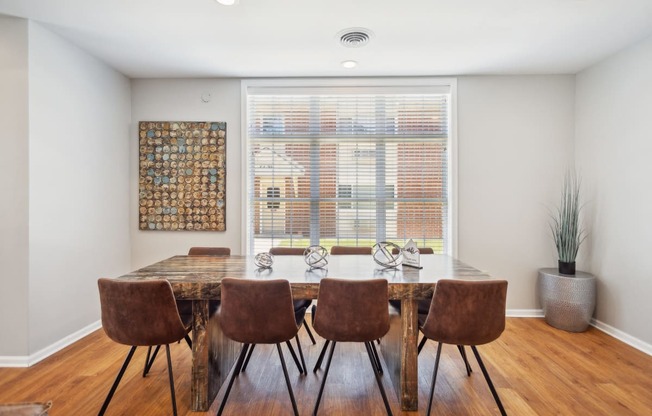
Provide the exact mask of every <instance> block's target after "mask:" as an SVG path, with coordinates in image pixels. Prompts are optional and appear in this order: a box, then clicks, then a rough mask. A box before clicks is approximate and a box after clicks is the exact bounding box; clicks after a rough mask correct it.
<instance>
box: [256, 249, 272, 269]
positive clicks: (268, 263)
mask: <svg viewBox="0 0 652 416" xmlns="http://www.w3.org/2000/svg"><path fill="white" fill-rule="evenodd" d="M254 264H255V265H256V266H258V267H260V268H263V269H269V268H271V267H272V264H274V256H272V255H271V254H269V253H258V254H256V257H254Z"/></svg>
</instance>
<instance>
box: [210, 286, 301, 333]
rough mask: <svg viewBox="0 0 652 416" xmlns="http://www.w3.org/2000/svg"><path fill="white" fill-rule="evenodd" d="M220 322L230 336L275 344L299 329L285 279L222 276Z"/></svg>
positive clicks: (290, 293) (289, 290)
mask: <svg viewBox="0 0 652 416" xmlns="http://www.w3.org/2000/svg"><path fill="white" fill-rule="evenodd" d="M221 283H222V284H221V290H222V294H221V298H222V304H221V306H220V311H219V317H220V319H219V321H220V326H221V327H222V331H223V332H224V334H225V335H226V336H227V337H229V338H230V339H232V340H234V341H238V342H243V343H247V344H277V343H279V342H285V341H288V340H290V339H292V338H293V337H294V336H295V335H296V334H297V331H298V329H299V328H298V327H297V322H296V320H295V319H294V307H293V304H292V290H291V289H290V283H289V282H288V281H287V280H281V279H278V280H249V279H233V278H228V277H227V278H224V279H222V282H221Z"/></svg>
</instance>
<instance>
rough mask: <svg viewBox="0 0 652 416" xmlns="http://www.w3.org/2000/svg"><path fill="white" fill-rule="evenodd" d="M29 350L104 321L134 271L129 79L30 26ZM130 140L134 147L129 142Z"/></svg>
mask: <svg viewBox="0 0 652 416" xmlns="http://www.w3.org/2000/svg"><path fill="white" fill-rule="evenodd" d="M29 66H30V71H29V127H30V140H29V158H30V163H29V200H30V206H29V256H30V257H29V267H30V271H29V312H30V314H29V315H30V316H29V332H30V336H29V338H30V342H29V350H30V353H34V352H37V351H39V350H40V349H42V348H44V347H46V346H49V345H50V344H52V343H54V342H56V341H59V340H61V339H62V338H64V337H65V336H67V335H70V334H71V333H74V332H75V331H78V330H80V329H81V328H83V327H85V326H88V325H90V324H92V323H93V322H96V321H97V320H98V319H99V318H100V313H99V310H100V308H99V296H98V291H97V279H98V278H99V277H103V276H109V277H111V276H118V275H121V274H124V273H126V272H128V271H129V270H130V269H131V264H130V242H129V231H128V226H129V172H130V169H131V165H130V163H129V148H130V145H131V144H132V142H130V141H129V137H130V135H129V123H130V115H131V105H130V96H131V95H130V94H131V92H130V83H129V80H128V79H127V78H126V77H125V76H123V75H121V74H120V73H118V72H117V71H115V70H113V69H112V68H110V67H109V66H107V65H106V64H104V63H102V62H101V61H99V60H97V59H96V58H94V57H92V56H90V55H89V54H87V53H86V52H84V51H82V50H81V49H79V48H77V47H76V46H73V45H72V44H70V43H68V42H67V41H65V40H63V39H61V38H60V37H59V36H57V35H55V34H53V33H52V32H50V31H48V30H47V29H45V28H43V27H42V26H40V25H39V24H37V23H34V22H30V23H29ZM134 147H135V146H134Z"/></svg>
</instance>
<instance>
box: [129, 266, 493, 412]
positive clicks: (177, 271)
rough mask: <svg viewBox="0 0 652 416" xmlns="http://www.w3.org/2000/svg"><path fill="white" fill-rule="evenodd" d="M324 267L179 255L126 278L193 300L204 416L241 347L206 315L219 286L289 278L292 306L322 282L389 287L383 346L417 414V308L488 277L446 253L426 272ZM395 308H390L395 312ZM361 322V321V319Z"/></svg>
mask: <svg viewBox="0 0 652 416" xmlns="http://www.w3.org/2000/svg"><path fill="white" fill-rule="evenodd" d="M326 260H327V261H328V264H326V265H325V266H324V267H323V268H311V267H310V266H309V265H308V264H307V263H306V262H305V260H304V257H303V256H276V257H274V258H273V264H272V266H271V268H260V267H258V266H256V264H255V259H254V256H241V255H232V256H186V255H182V256H174V257H170V258H168V259H165V260H163V261H159V262H158V263H155V264H152V265H150V266H147V267H143V268H141V269H138V270H136V271H133V272H131V273H128V274H126V275H123V276H120V277H119V278H121V279H133V280H150V279H166V280H168V281H169V282H170V284H171V286H172V289H173V291H174V295H175V297H176V298H177V299H178V300H192V310H193V322H192V376H191V401H192V403H191V409H192V410H193V411H207V410H208V409H209V407H210V406H211V403H212V402H213V400H214V399H215V397H216V396H217V393H218V391H219V389H220V387H221V386H222V384H223V383H224V381H225V380H226V378H227V376H228V374H229V372H230V371H231V369H232V367H233V365H234V363H235V361H236V358H237V355H238V352H239V348H240V344H238V343H236V342H234V341H232V340H229V339H228V338H226V336H224V335H223V333H222V332H221V330H220V326H219V314H213V315H212V316H209V301H211V300H219V299H220V282H221V280H222V279H223V278H225V277H231V278H238V279H253V280H269V279H285V280H288V281H289V282H290V286H291V288H292V295H293V297H294V298H295V299H317V297H318V294H319V282H320V281H321V279H324V278H339V279H355V280H363V279H372V278H382V279H386V280H387V281H388V292H389V293H388V295H389V299H396V300H400V304H401V308H400V313H399V311H397V310H393V312H392V313H391V314H390V330H389V332H388V333H387V335H386V336H385V337H383V338H382V340H381V342H380V344H379V347H380V351H381V355H382V357H383V359H384V361H385V366H386V369H387V370H386V371H387V374H388V377H389V379H390V380H391V383H392V384H393V387H394V391H395V392H396V394H397V395H398V401H399V403H400V405H401V409H402V410H404V411H416V410H417V409H418V395H419V394H418V393H419V386H418V361H417V355H418V352H417V339H418V335H419V334H418V333H419V327H418V316H417V302H418V301H419V300H421V299H430V298H431V297H432V294H433V290H434V289H435V286H436V284H437V281H438V280H440V279H464V280H483V279H491V276H490V275H489V274H488V273H486V272H483V271H480V270H478V269H475V268H473V267H471V266H468V265H466V264H464V263H462V262H461V261H459V260H457V259H455V258H453V257H451V256H448V255H441V254H430V255H422V256H421V257H420V266H421V268H415V267H409V266H406V265H400V266H398V267H395V268H385V267H383V266H381V265H379V264H377V263H376V262H375V261H374V259H373V257H372V256H370V255H341V256H335V255H331V256H329V257H327V258H326ZM390 309H392V308H390ZM361 319H364V317H361Z"/></svg>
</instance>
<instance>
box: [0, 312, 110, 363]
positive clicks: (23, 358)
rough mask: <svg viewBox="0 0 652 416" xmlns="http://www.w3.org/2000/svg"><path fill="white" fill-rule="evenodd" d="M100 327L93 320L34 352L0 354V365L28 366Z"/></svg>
mask: <svg viewBox="0 0 652 416" xmlns="http://www.w3.org/2000/svg"><path fill="white" fill-rule="evenodd" d="M101 327H102V322H101V321H96V322H93V323H92V324H90V325H87V326H85V327H84V328H82V329H80V330H79V331H76V332H73V333H72V334H70V335H68V336H66V337H64V338H62V339H60V340H59V341H57V342H55V343H53V344H51V345H49V346H47V347H45V348H43V349H41V350H39V351H37V352H35V353H34V354H30V355H28V356H27V355H19V356H0V367H30V366H32V365H34V364H36V363H38V362H39V361H42V360H44V359H45V358H47V357H49V356H51V355H52V354H54V353H56V352H58V351H60V350H62V349H64V348H66V347H67V346H69V345H71V344H73V343H75V342H77V341H79V340H80V339H82V338H84V337H85V336H86V335H88V334H90V333H91V332H93V331H95V330H97V329H99V328H101Z"/></svg>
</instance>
